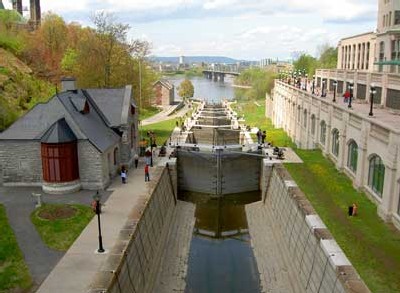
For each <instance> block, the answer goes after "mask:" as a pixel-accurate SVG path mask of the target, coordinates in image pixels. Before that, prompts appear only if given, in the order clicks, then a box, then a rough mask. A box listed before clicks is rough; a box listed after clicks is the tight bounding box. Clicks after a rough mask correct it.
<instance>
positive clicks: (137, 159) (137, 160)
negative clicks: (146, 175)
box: [133, 153, 139, 169]
mask: <svg viewBox="0 0 400 293" xmlns="http://www.w3.org/2000/svg"><path fill="white" fill-rule="evenodd" d="M133 159H134V160H135V169H137V167H138V164H139V156H138V154H137V153H136V154H135V155H134V156H133Z"/></svg>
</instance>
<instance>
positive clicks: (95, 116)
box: [58, 90, 120, 152]
mask: <svg viewBox="0 0 400 293" xmlns="http://www.w3.org/2000/svg"><path fill="white" fill-rule="evenodd" d="M70 97H74V98H75V99H76V98H80V99H82V100H85V101H86V100H87V102H88V103H89V107H90V111H89V113H87V114H82V113H80V112H79V111H77V110H76V109H75V107H74V105H73V103H71V100H70ZM58 99H59V100H60V101H61V103H62V104H63V105H64V107H65V109H67V111H68V113H69V114H70V115H71V117H72V119H73V120H74V122H75V123H76V124H77V125H78V126H79V129H80V130H81V131H82V133H84V134H85V136H86V137H87V138H88V139H89V140H90V141H91V142H92V143H93V145H94V146H96V147H97V148H98V149H99V150H100V151H101V152H103V151H105V150H107V149H108V148H110V147H111V146H113V145H115V144H117V143H118V142H119V140H120V137H119V136H118V135H117V134H116V133H115V132H114V131H113V130H111V129H110V128H109V127H108V126H107V123H108V121H105V120H104V119H103V117H102V115H101V113H99V112H98V111H97V109H96V107H95V105H93V103H92V101H91V100H90V99H87V97H86V96H85V95H84V93H83V92H82V91H81V90H79V91H77V93H74V92H70V91H69V92H64V93H61V94H59V95H58Z"/></svg>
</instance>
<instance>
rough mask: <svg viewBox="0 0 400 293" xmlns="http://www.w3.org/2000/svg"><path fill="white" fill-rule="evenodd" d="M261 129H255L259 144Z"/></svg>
mask: <svg viewBox="0 0 400 293" xmlns="http://www.w3.org/2000/svg"><path fill="white" fill-rule="evenodd" d="M261 135H262V134H261V129H258V131H257V143H258V144H261Z"/></svg>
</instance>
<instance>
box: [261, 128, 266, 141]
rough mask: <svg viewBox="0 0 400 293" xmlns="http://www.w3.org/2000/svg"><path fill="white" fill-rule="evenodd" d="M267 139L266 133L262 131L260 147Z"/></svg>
mask: <svg viewBox="0 0 400 293" xmlns="http://www.w3.org/2000/svg"><path fill="white" fill-rule="evenodd" d="M266 138H267V132H266V131H265V130H264V131H263V132H262V135H261V143H262V145H264V144H265V139H266Z"/></svg>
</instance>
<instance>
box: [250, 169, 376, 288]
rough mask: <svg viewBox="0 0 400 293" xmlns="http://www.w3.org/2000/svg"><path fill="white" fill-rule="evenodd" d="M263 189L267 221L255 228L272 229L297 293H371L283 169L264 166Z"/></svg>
mask: <svg viewBox="0 0 400 293" xmlns="http://www.w3.org/2000/svg"><path fill="white" fill-rule="evenodd" d="M261 187H262V191H263V192H262V195H263V199H262V201H263V203H260V204H264V206H265V209H266V214H267V215H268V217H265V218H260V219H258V221H259V222H258V223H257V224H256V225H257V226H259V225H271V226H272V227H273V230H274V231H275V237H276V239H275V240H276V241H278V242H279V243H281V245H280V251H281V253H282V259H283V261H284V262H286V266H287V268H288V271H289V276H290V277H289V279H290V280H291V286H292V287H293V288H295V292H321V293H324V292H326V293H332V292H358V293H363V292H370V291H369V289H368V288H367V286H366V285H365V284H364V282H363V281H362V279H361V278H360V277H359V275H358V274H357V272H356V270H355V269H354V268H353V266H352V265H351V263H350V261H349V260H348V259H347V257H346V256H345V254H344V252H343V251H342V250H341V249H340V247H339V246H338V244H337V243H336V241H335V240H334V239H333V237H332V235H331V234H330V232H329V230H328V229H327V228H326V226H325V225H324V223H323V222H322V220H321V219H320V218H319V216H318V215H317V214H316V212H315V210H314V208H313V207H312V205H311V203H310V202H309V201H308V200H307V199H306V197H305V195H304V194H303V193H302V192H301V190H300V189H299V188H298V187H297V185H296V183H295V182H294V181H293V179H292V178H291V177H290V175H289V173H288V172H287V171H286V169H285V168H284V167H283V166H282V165H280V164H277V165H271V164H269V165H268V164H267V162H265V164H264V170H263V180H262V181H261ZM246 210H247V212H249V209H248V208H246ZM249 228H250V233H252V230H254V228H255V227H249ZM252 237H253V235H252ZM255 237H257V236H255ZM255 249H257V247H255ZM257 262H259V260H258V259H257ZM264 279H268V278H264ZM265 286H267V287H268V284H265ZM264 290H265V291H267V292H269V291H268V288H264Z"/></svg>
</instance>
